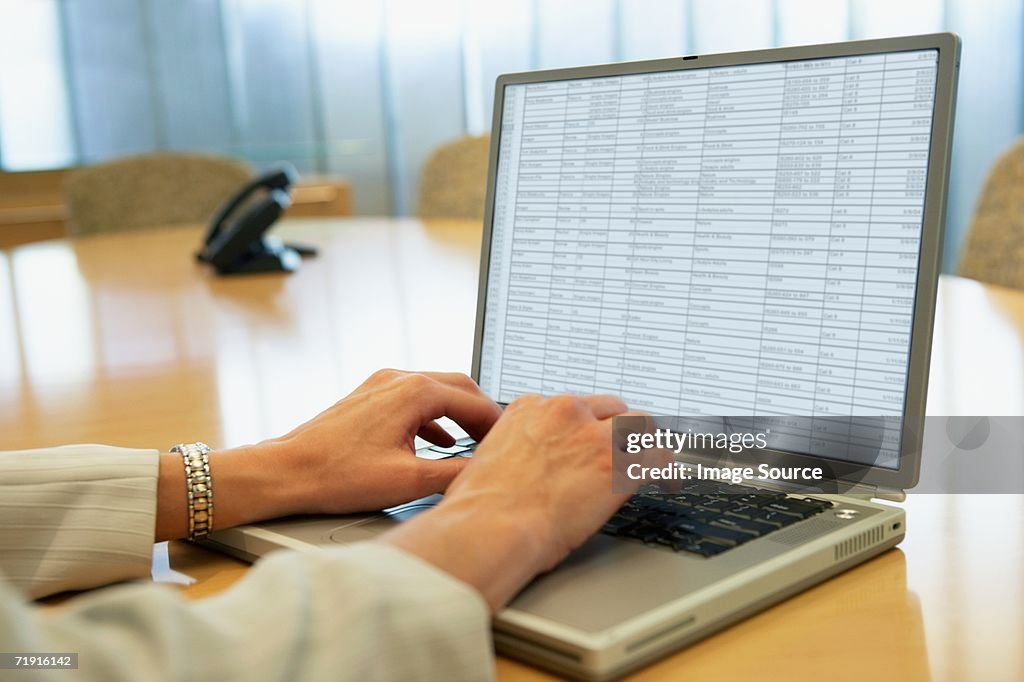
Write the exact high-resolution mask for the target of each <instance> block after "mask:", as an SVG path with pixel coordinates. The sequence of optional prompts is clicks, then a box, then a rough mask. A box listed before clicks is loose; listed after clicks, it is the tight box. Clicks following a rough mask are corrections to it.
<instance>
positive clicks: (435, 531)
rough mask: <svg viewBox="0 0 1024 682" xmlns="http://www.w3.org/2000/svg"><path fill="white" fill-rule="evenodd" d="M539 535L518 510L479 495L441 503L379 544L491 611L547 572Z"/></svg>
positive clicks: (384, 537) (403, 525) (387, 536)
mask: <svg viewBox="0 0 1024 682" xmlns="http://www.w3.org/2000/svg"><path fill="white" fill-rule="evenodd" d="M545 536H546V534H545V533H544V532H542V531H541V529H539V528H538V527H536V526H535V525H534V524H532V523H530V522H529V517H528V516H524V515H523V514H522V513H521V510H520V512H516V511H515V510H511V509H509V508H508V507H507V505H506V504H504V502H503V501H502V500H499V499H494V498H492V497H491V496H489V495H487V494H485V493H479V494H470V495H459V496H458V497H453V498H451V499H446V500H445V501H443V502H442V503H441V504H440V505H438V507H437V508H436V509H432V510H430V511H429V512H427V513H424V514H421V515H419V516H417V517H415V518H413V519H411V520H409V521H407V522H405V523H403V524H401V525H400V526H398V527H397V528H395V529H394V530H392V531H390V532H388V533H386V534H384V535H383V536H381V537H380V538H379V541H381V542H386V543H388V544H392V545H394V546H397V547H399V548H401V549H404V550H405V551H407V552H409V553H411V554H414V555H416V556H418V557H419V558H421V559H423V560H425V561H427V562H428V563H431V564H433V565H435V566H436V567H438V568H439V569H441V570H442V571H444V572H446V573H448V574H449V575H451V576H452V577H454V578H457V579H459V580H461V581H462V582H464V583H466V584H468V585H470V586H471V587H473V588H475V589H476V590H477V591H478V592H479V593H480V594H481V596H483V598H484V600H485V601H487V603H488V604H489V605H490V607H491V610H492V611H497V610H498V609H500V608H501V607H502V606H504V605H505V604H506V603H507V602H508V601H509V600H510V599H511V598H512V597H514V596H515V594H516V593H517V592H519V590H520V589H522V588H523V587H524V586H525V585H526V584H527V583H528V582H529V581H530V580H531V579H532V578H533V577H534V576H536V575H537V574H538V573H540V572H542V571H544V570H546V569H547V568H548V567H549V563H550V561H549V558H548V554H549V552H548V547H547V546H546V541H545V539H544V538H545Z"/></svg>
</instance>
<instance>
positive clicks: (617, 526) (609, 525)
mask: <svg viewBox="0 0 1024 682" xmlns="http://www.w3.org/2000/svg"><path fill="white" fill-rule="evenodd" d="M634 523H635V522H634V521H633V520H632V519H625V518H621V517H619V516H617V515H616V516H613V517H612V518H610V519H608V520H607V521H606V522H605V524H604V525H603V526H602V527H601V531H602V532H603V533H607V534H608V535H621V534H622V532H623V531H624V530H625V529H627V528H629V527H630V526H632V525H633V524H634Z"/></svg>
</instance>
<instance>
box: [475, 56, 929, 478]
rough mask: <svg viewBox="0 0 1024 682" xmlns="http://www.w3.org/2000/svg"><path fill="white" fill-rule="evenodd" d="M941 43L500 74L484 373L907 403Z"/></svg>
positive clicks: (795, 400) (845, 403) (633, 398)
mask: <svg viewBox="0 0 1024 682" xmlns="http://www.w3.org/2000/svg"><path fill="white" fill-rule="evenodd" d="M937 60H938V51H937V50H931V49H930V50H923V51H910V52H892V53H888V54H871V55H864V56H852V57H836V58H827V59H813V60H806V61H785V62H776V63H763V64H755V65H740V66H727V67H711V68H690V69H682V70H676V71H657V72H650V73H641V74H631V75H624V76H613V77H598V78H586V79H577V80H560V81H546V82H537V83H527V84H512V85H506V86H505V88H504V93H503V104H502V109H501V119H500V122H501V125H500V131H498V135H499V148H498V160H497V170H496V183H495V188H494V206H493V224H492V232H491V250H490V263H489V272H488V281H487V283H486V304H485V309H484V326H483V330H482V338H481V355H480V364H479V381H480V384H481V386H482V387H483V389H484V390H485V391H486V392H487V393H488V394H489V395H491V396H492V397H493V398H495V399H496V400H498V401H499V402H509V401H512V400H514V399H515V398H516V397H518V396H520V395H522V394H524V393H539V394H542V395H552V394H557V393H563V392H568V393H584V394H585V393H594V392H607V393H614V394H617V395H621V396H622V397H623V398H624V399H625V400H626V401H627V402H628V404H629V405H630V407H631V408H635V409H642V410H646V411H649V412H652V413H654V414H659V415H805V416H807V415H822V416H828V415H835V416H844V417H846V416H851V415H872V416H886V415H893V416H902V414H903V410H904V403H905V399H906V388H907V372H908V361H909V352H910V337H911V324H912V319H913V313H914V295H915V288H916V282H917V267H918V260H919V247H920V243H921V230H922V216H923V213H924V201H925V180H926V172H927V165H928V158H929V143H930V135H931V130H932V114H933V108H934V98H935V85H936V76H937V66H938V64H937ZM889 466H895V463H894V462H893V463H890V464H889Z"/></svg>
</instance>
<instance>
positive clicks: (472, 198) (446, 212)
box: [416, 135, 491, 220]
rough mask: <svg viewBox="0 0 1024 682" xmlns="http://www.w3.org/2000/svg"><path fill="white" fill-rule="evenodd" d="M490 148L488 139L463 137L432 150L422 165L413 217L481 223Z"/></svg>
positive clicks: (484, 137) (483, 137) (485, 137)
mask: <svg viewBox="0 0 1024 682" xmlns="http://www.w3.org/2000/svg"><path fill="white" fill-rule="evenodd" d="M490 144H491V138H490V136H488V135H482V136H480V137H472V136H465V137H460V138H458V139H457V140H454V141H452V142H448V143H446V144H443V145H441V146H440V147H438V148H437V149H435V150H434V151H433V152H432V153H431V154H430V156H429V157H428V158H427V161H426V163H424V164H423V175H422V179H421V181H420V194H419V203H418V205H417V209H416V214H417V215H418V216H420V217H421V218H471V219H474V220H483V217H484V194H485V193H486V190H487V156H488V154H489V152H490Z"/></svg>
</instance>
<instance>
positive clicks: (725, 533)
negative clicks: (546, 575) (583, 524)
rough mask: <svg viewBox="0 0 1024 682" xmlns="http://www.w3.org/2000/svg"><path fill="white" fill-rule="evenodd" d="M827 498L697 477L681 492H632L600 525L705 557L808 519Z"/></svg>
mask: <svg viewBox="0 0 1024 682" xmlns="http://www.w3.org/2000/svg"><path fill="white" fill-rule="evenodd" d="M831 507H832V503H831V502H828V501H826V500H814V499H810V498H799V497H790V496H788V495H785V494H783V493H779V492H775V491H772V490H764V489H761V488H753V487H750V486H740V485H734V484H730V483H717V482H714V481H694V482H692V483H689V484H686V485H684V487H683V488H682V490H680V491H679V492H677V493H665V492H662V491H660V490H657V489H656V488H653V489H650V488H649V489H648V490H646V491H645V490H641V491H640V492H638V493H637V494H635V495H633V497H631V498H630V499H629V500H628V501H627V502H626V503H625V504H624V505H622V507H621V508H619V511H617V512H616V513H615V515H614V516H612V518H610V519H609V520H608V522H607V523H605V524H604V527H603V528H602V529H601V531H602V532H603V533H605V534H607V535H614V536H615V537H620V538H626V539H632V540H637V541H640V542H644V543H647V544H652V545H661V546H664V547H667V548H669V549H672V550H674V551H676V552H689V553H692V554H699V555H701V556H704V557H711V556H715V555H716V554H721V553H722V552H725V551H727V550H729V549H732V548H733V547H738V546H740V545H742V544H743V543H745V542H749V541H751V540H754V539H755V538H759V537H763V536H765V535H768V534H770V533H773V532H775V531H777V530H779V529H781V528H785V527H786V526H788V525H790V524H793V523H796V522H798V521H803V520H804V519H807V518H810V517H812V516H814V515H816V514H820V513H822V512H823V511H825V510H826V509H830V508H831Z"/></svg>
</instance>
